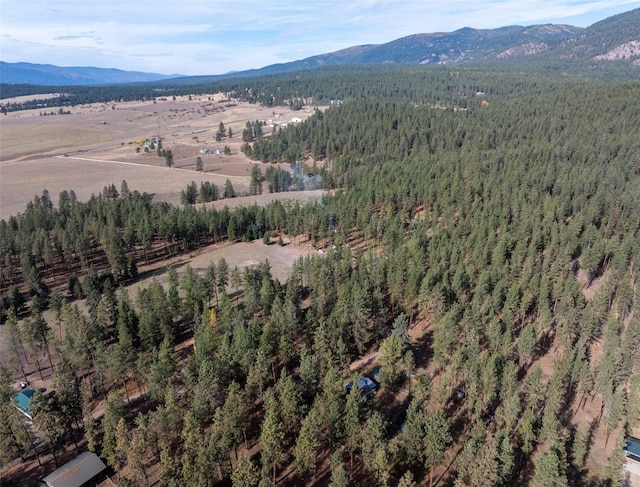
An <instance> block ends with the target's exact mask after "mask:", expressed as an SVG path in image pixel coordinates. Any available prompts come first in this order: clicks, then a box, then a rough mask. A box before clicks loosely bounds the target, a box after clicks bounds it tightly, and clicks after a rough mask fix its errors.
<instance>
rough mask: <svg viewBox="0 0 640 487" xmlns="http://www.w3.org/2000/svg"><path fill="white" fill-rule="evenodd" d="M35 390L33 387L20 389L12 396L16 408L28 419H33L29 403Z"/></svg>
mask: <svg viewBox="0 0 640 487" xmlns="http://www.w3.org/2000/svg"><path fill="white" fill-rule="evenodd" d="M35 392H36V391H34V390H33V389H22V390H21V391H20V392H18V393H17V394H16V395H15V396H14V398H15V400H16V406H17V407H18V410H19V411H20V412H21V413H22V414H24V415H25V416H26V417H27V418H29V419H33V418H32V417H31V412H30V411H29V405H30V404H31V399H32V398H33V395H34V394H35Z"/></svg>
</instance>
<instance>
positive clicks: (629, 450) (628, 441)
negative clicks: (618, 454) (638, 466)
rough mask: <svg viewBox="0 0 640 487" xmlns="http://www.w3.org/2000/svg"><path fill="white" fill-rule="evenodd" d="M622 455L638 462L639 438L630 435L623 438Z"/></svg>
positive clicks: (639, 455) (639, 453)
mask: <svg viewBox="0 0 640 487" xmlns="http://www.w3.org/2000/svg"><path fill="white" fill-rule="evenodd" d="M624 455H625V457H627V459H628V460H632V461H634V462H637V463H640V440H639V439H637V438H632V437H627V438H625V440H624Z"/></svg>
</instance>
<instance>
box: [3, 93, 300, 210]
mask: <svg viewBox="0 0 640 487" xmlns="http://www.w3.org/2000/svg"><path fill="white" fill-rule="evenodd" d="M70 111H71V114H70V115H46V116H45V115H40V113H41V111H40V110H37V109H36V110H25V111H20V112H13V113H10V114H8V115H6V116H3V117H1V118H0V218H7V217H9V216H10V215H13V214H16V213H17V212H20V211H23V210H24V207H25V205H26V204H27V202H29V201H30V200H31V199H32V198H33V196H34V195H35V194H40V193H41V192H42V190H43V189H47V190H48V191H49V194H50V196H51V199H52V200H53V202H54V203H56V202H57V196H58V193H59V192H60V191H63V190H65V189H66V190H71V189H72V190H74V191H75V193H76V195H77V197H78V199H80V200H81V201H82V200H86V199H87V198H89V197H90V196H91V194H97V193H98V192H100V191H102V189H103V188H104V186H106V185H108V184H115V185H116V187H117V188H119V187H120V184H121V182H122V180H126V181H127V183H128V185H129V188H130V189H132V190H138V191H145V192H148V193H151V194H154V197H155V198H156V199H158V200H164V201H169V202H172V203H178V202H179V200H180V192H181V190H183V189H184V188H185V187H186V185H187V184H189V183H190V182H191V181H195V182H196V183H200V182H202V181H210V182H213V183H215V184H217V185H219V186H223V185H224V183H225V181H226V179H227V178H228V179H230V180H231V182H232V183H233V185H234V188H235V189H236V193H237V194H239V195H242V194H246V191H247V189H248V181H249V175H250V171H251V169H250V168H251V164H252V163H251V162H250V161H249V160H248V159H247V158H246V157H245V156H244V155H243V154H242V153H241V152H240V147H241V145H242V130H243V129H244V128H245V125H246V122H247V121H255V120H259V119H263V120H266V121H273V123H279V124H281V123H288V122H290V121H291V120H292V119H293V118H294V117H297V118H300V119H303V120H304V119H306V118H307V117H309V116H310V115H311V114H312V111H311V110H308V111H305V110H302V111H297V112H292V111H290V110H289V109H287V108H283V107H279V108H277V109H275V110H273V109H266V108H262V107H260V106H258V105H252V104H249V103H237V104H236V103H233V102H229V101H226V100H223V99H222V95H219V94H218V95H210V96H209V95H206V96H204V95H203V96H199V97H198V96H194V97H192V99H191V100H189V98H188V97H179V98H177V99H176V100H164V99H158V100H157V101H156V100H150V101H144V102H126V103H110V104H92V105H81V106H78V107H72V108H70ZM48 113H51V109H49V110H48ZM220 122H222V123H223V124H224V125H225V127H226V128H227V129H228V128H231V130H232V134H233V135H232V137H231V138H228V137H226V138H225V139H224V140H223V141H221V142H216V141H215V133H216V131H217V130H218V126H219V124H220ZM269 130H270V129H269V127H268V126H267V127H265V133H268V131H269ZM158 135H159V136H160V137H161V139H162V144H163V148H164V149H168V150H171V151H172V153H173V155H174V167H173V168H167V167H166V166H165V161H164V158H162V157H158V156H157V155H156V153H155V151H153V150H152V151H150V152H144V150H140V152H136V147H139V144H138V142H139V141H140V140H142V141H145V140H151V139H153V138H155V137H157V136H158ZM225 145H227V146H229V147H230V149H231V155H228V156H225V155H218V154H211V155H201V154H200V150H201V149H203V148H209V149H211V150H212V151H214V152H215V150H216V149H218V148H221V147H224V146H225ZM198 156H200V157H202V160H203V163H204V171H203V172H196V171H195V166H196V159H197V157H198Z"/></svg>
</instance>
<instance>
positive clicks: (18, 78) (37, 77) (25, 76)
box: [0, 61, 178, 86]
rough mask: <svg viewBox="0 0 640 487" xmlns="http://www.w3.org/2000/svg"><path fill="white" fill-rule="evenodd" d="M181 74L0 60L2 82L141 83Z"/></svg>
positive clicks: (52, 83) (63, 84)
mask: <svg viewBox="0 0 640 487" xmlns="http://www.w3.org/2000/svg"><path fill="white" fill-rule="evenodd" d="M175 77H178V75H171V76H168V75H164V74H157V73H143V72H138V71H122V70H120V69H108V68H94V67H79V66H75V67H60V66H53V65H51V64H31V63H6V62H4V61H0V82H2V83H27V84H33V85H49V86H85V85H113V84H123V83H139V82H143V81H158V80H163V79H168V78H175Z"/></svg>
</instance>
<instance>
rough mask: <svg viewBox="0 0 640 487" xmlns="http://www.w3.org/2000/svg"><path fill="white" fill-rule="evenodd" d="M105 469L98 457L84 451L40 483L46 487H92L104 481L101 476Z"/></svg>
mask: <svg viewBox="0 0 640 487" xmlns="http://www.w3.org/2000/svg"><path fill="white" fill-rule="evenodd" d="M106 469H107V466H106V465H105V464H104V463H103V461H102V460H100V458H98V455H96V454H95V453H91V452H88V451H86V452H84V453H81V454H80V455H78V456H77V457H75V458H74V459H73V460H71V461H70V462H69V463H65V464H64V465H63V466H62V467H60V468H58V469H57V470H54V471H53V472H52V473H50V474H49V475H47V476H46V477H45V478H44V479H42V481H43V482H44V483H45V484H46V485H47V487H93V486H97V485H98V484H99V483H100V482H101V481H102V480H104V479H103V478H102V476H101V474H102V473H103V472H104V471H105V470H106Z"/></svg>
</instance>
